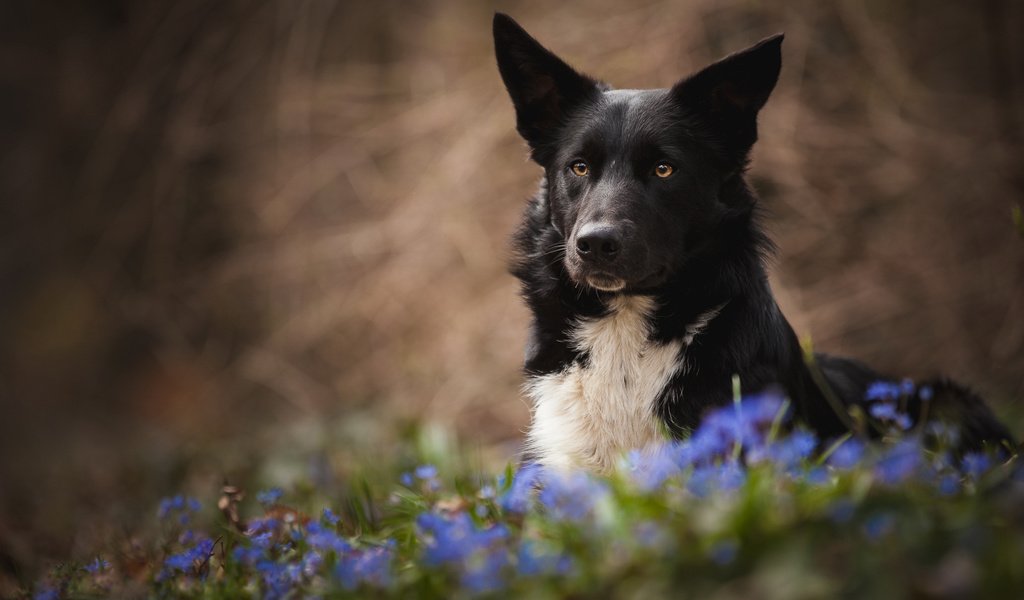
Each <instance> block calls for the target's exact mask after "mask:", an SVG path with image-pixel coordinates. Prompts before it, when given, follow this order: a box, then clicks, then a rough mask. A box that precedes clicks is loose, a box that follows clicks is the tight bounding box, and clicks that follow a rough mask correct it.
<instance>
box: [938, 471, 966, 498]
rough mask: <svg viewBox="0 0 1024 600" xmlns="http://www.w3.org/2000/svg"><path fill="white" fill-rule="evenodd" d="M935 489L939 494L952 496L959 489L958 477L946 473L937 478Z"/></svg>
mask: <svg viewBox="0 0 1024 600" xmlns="http://www.w3.org/2000/svg"><path fill="white" fill-rule="evenodd" d="M935 487H936V489H937V490H938V492H939V494H940V495H943V496H952V495H953V494H956V493H957V492H958V491H960V478H959V477H957V476H956V475H950V474H946V475H943V476H942V477H940V478H939V481H938V483H937V484H936V486H935Z"/></svg>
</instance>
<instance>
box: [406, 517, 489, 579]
mask: <svg viewBox="0 0 1024 600" xmlns="http://www.w3.org/2000/svg"><path fill="white" fill-rule="evenodd" d="M416 526H417V528H418V529H419V533H420V539H421V540H422V542H423V548H424V554H423V560H424V563H426V564H427V565H428V566H437V565H441V564H452V563H462V562H464V561H465V560H466V559H467V558H469V557H471V556H472V555H474V554H475V553H477V552H478V551H482V550H485V549H488V548H490V547H491V546H493V545H494V544H497V543H499V542H502V541H504V540H505V539H506V538H507V537H508V529H506V528H505V526H504V525H495V526H493V527H490V528H487V529H479V528H477V526H476V525H475V524H474V523H473V520H472V519H471V518H470V516H469V515H467V514H466V513H457V514H455V515H451V516H444V515H440V514H437V513H432V512H426V513H422V514H420V515H419V516H418V517H416Z"/></svg>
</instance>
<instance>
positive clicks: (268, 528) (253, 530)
mask: <svg viewBox="0 0 1024 600" xmlns="http://www.w3.org/2000/svg"><path fill="white" fill-rule="evenodd" d="M280 525H281V521H279V520H278V519H275V518H274V517H263V518H260V519H253V520H252V521H249V526H248V527H246V528H245V535H247V536H249V537H253V536H256V535H259V534H261V533H267V532H271V533H272V532H275V531H277V528H278V527H279V526H280Z"/></svg>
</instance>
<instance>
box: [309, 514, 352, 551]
mask: <svg viewBox="0 0 1024 600" xmlns="http://www.w3.org/2000/svg"><path fill="white" fill-rule="evenodd" d="M306 543H307V544H309V546H310V547H311V548H313V549H314V550H319V551H320V552H331V551H334V552H336V553H338V554H339V555H340V554H343V553H345V552H348V551H349V550H351V549H352V546H350V545H349V543H348V542H346V541H345V540H343V539H342V538H341V536H339V535H338V534H337V533H335V532H334V531H332V530H330V529H327V528H325V527H324V526H323V525H321V524H320V523H317V522H315V521H313V522H311V523H309V524H308V525H307V526H306Z"/></svg>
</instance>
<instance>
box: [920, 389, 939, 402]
mask: <svg viewBox="0 0 1024 600" xmlns="http://www.w3.org/2000/svg"><path fill="white" fill-rule="evenodd" d="M917 397H918V398H920V399H921V400H922V401H923V402H929V401H931V399H932V398H934V397H935V391H934V390H932V388H931V387H930V386H927V385H923V386H921V389H919V390H917Z"/></svg>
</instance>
